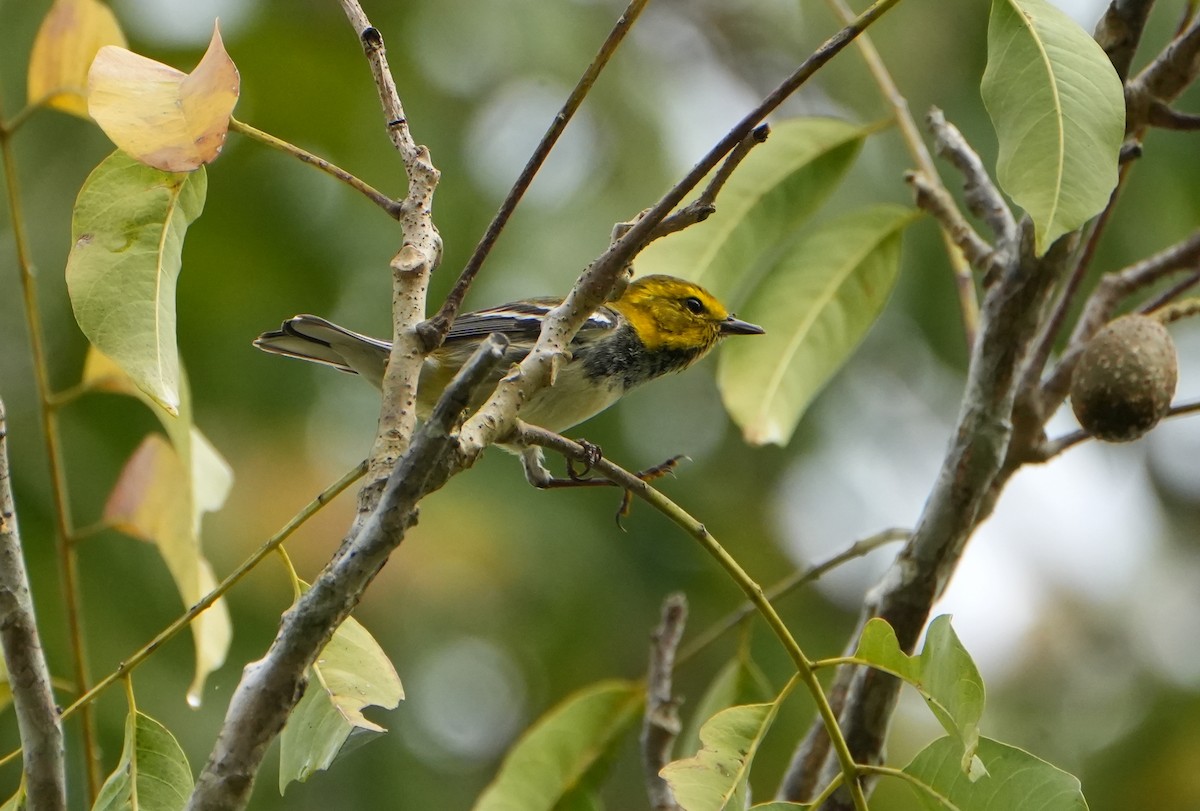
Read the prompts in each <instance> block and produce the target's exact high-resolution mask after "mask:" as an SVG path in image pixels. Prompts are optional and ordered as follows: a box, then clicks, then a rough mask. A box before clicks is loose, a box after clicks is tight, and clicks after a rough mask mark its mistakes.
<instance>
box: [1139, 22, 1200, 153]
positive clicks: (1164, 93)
mask: <svg viewBox="0 0 1200 811" xmlns="http://www.w3.org/2000/svg"><path fill="white" fill-rule="evenodd" d="M1198 71H1200V18H1197V17H1193V18H1192V19H1191V20H1189V21H1187V23H1186V25H1185V27H1184V28H1183V30H1182V31H1181V32H1180V33H1179V35H1178V36H1176V37H1175V39H1174V40H1172V41H1171V43H1170V44H1169V45H1167V47H1166V48H1163V50H1162V52H1161V53H1159V55H1158V56H1157V57H1155V58H1154V60H1153V61H1151V62H1150V64H1149V65H1147V66H1146V67H1145V68H1143V69H1142V72H1141V73H1139V74H1138V75H1137V76H1136V77H1135V78H1134V79H1132V80H1130V81H1129V82H1128V83H1127V84H1126V86H1125V105H1126V110H1127V116H1126V123H1125V127H1126V131H1127V132H1133V133H1136V132H1138V131H1140V130H1141V129H1142V128H1143V127H1144V126H1145V125H1146V124H1147V123H1148V122H1149V120H1150V110H1151V108H1152V107H1153V106H1154V105H1155V104H1170V103H1171V102H1173V101H1174V100H1175V99H1176V98H1178V97H1179V95H1180V94H1181V93H1183V91H1184V90H1186V89H1187V88H1188V86H1190V85H1191V83H1192V82H1193V81H1194V80H1195V78H1196V74H1197V72H1198Z"/></svg>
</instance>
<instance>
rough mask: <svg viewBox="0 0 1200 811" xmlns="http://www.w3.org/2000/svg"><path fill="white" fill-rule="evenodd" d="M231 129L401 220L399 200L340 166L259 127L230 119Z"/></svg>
mask: <svg viewBox="0 0 1200 811" xmlns="http://www.w3.org/2000/svg"><path fill="white" fill-rule="evenodd" d="M229 128H230V129H231V130H233V131H234V132H238V133H241V134H242V135H245V136H246V137H247V138H253V139H254V140H256V141H258V142H260V143H263V144H266V145H267V146H269V147H271V148H272V149H278V150H279V151H280V152H284V153H286V154H288V155H291V156H292V157H294V158H296V159H298V160H300V161H303V162H304V163H307V164H311V165H312V166H315V167H317V168H318V169H320V170H321V171H322V172H324V173H325V174H327V175H329V176H330V177H334V178H337V179H338V180H340V181H342V182H343V183H345V184H346V185H347V186H349V187H350V188H352V189H354V190H355V191H357V192H359V193H360V194H362V195H363V196H364V197H366V198H367V199H368V200H370V201H371V202H372V203H374V204H375V205H377V206H379V207H380V208H382V209H383V210H384V211H386V212H387V214H388V216H389V217H391V218H392V219H398V218H399V216H400V207H401V203H400V201H399V200H393V199H392V198H390V197H388V196H387V195H386V194H384V193H383V192H381V191H379V190H378V189H376V188H375V187H374V186H372V185H370V184H369V183H367V182H365V181H363V180H360V179H359V178H358V177H356V176H355V175H352V174H350V173H349V172H347V171H346V170H345V169H343V168H341V167H340V166H337V165H336V164H334V163H331V162H330V161H327V160H325V159H324V158H322V157H319V156H317V155H314V154H313V153H311V152H309V151H308V150H306V149H301V148H300V147H298V146H296V145H295V144H292V143H288V142H287V141H285V140H283V139H282V138H276V137H275V136H274V135H271V134H270V133H269V132H263V131H262V130H260V129H258V128H257V127H252V126H250V125H249V124H247V123H245V122H243V121H238V120H237V119H236V118H230V119H229Z"/></svg>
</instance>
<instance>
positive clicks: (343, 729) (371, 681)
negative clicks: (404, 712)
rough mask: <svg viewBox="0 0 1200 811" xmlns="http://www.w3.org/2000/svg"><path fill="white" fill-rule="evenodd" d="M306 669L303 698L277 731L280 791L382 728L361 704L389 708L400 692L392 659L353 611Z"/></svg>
mask: <svg viewBox="0 0 1200 811" xmlns="http://www.w3.org/2000/svg"><path fill="white" fill-rule="evenodd" d="M308 675H309V679H308V687H307V689H306V690H305V691H304V698H302V699H301V700H300V703H299V704H298V705H297V706H296V709H295V711H294V712H293V713H292V715H291V717H290V718H289V719H288V722H287V726H285V727H284V728H283V734H282V735H281V736H280V737H281V740H280V747H279V793H280V794H282V793H283V791H284V789H285V788H287V785H288V783H291V782H292V781H293V780H298V781H300V782H303V781H305V780H307V779H308V778H309V776H310V775H312V773H313V772H315V771H317V770H319V769H328V768H329V766H330V765H331V764H332V763H333V761H334V760H335V759H337V757H338V756H339V755H342V754H345V753H347V752H349V751H351V750H352V749H355V748H357V747H358V746H359V745H361V744H363V743H366V742H367V741H368V740H370V739H371V738H373V737H375V736H376V735H379V734H380V733H382V732H384V731H385V730H384V728H383V727H381V726H379V725H378V724H375V723H373V722H371V721H368V720H367V719H366V718H365V717H364V716H363V714H362V710H363V708H364V707H368V706H377V707H384V708H386V709H389V710H390V709H393V708H394V707H395V706H396V705H397V704H399V703H400V700H401V699H403V698H404V688H403V687H401V685H400V677H399V676H397V675H396V669H395V668H394V667H393V666H392V663H391V661H390V660H389V659H388V658H387V655H386V654H385V653H384V652H383V649H382V648H380V647H379V643H378V642H376V641H375V638H374V637H372V636H371V634H370V632H368V631H367V629H366V628H364V627H363V626H362V625H361V624H359V622H358V621H357V620H356V619H354V618H353V617H350V618H349V619H347V620H346V621H345V622H343V623H342V624H341V625H340V626H338V629H337V630H336V631H334V632H333V637H332V638H331V639H330V640H329V643H328V644H327V645H326V646H325V648H324V649H323V650H322V651H321V654H320V655H319V656H318V657H317V660H316V662H315V663H314V664H313V666H312V667H311V668H310V669H309V674H308Z"/></svg>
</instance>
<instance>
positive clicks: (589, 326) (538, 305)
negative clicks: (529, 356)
mask: <svg viewBox="0 0 1200 811" xmlns="http://www.w3.org/2000/svg"><path fill="white" fill-rule="evenodd" d="M560 303H561V301H560V300H559V299H553V298H536V299H529V300H528V301H515V302H512V303H510V304H501V305H500V306H498V307H489V308H488V309H486V310H478V311H476V312H473V313H464V314H462V315H460V316H459V317H458V318H456V319H455V320H454V325H453V326H452V327H450V331H449V332H448V333H447V334H446V342H447V343H451V342H453V343H457V342H460V341H472V340H477V339H480V338H484V337H486V336H488V335H490V334H491V333H493V332H499V333H503V334H504V335H506V336H508V337H509V338H512V339H514V340H515V341H520V340H522V339H525V340H528V341H535V340H537V337H538V334H539V333H540V332H541V331H542V321H543V320H544V319H545V318H546V314H547V313H548V312H550V311H551V310H552V309H554V308H555V307H557V306H558V305H559V304H560ZM617 322H618V315H617V313H616V312H614V311H613V310H611V309H609V308H608V307H601V308H599V309H598V310H596V311H595V312H594V313H592V314H591V315H590V316H589V317H588V320H587V321H585V322H584V324H583V326H582V327H581V328H580V330H579V331H580V333H581V334H585V333H591V334H595V333H598V332H604V331H608V330H611V329H615V328H616V326H617Z"/></svg>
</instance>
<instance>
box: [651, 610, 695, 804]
mask: <svg viewBox="0 0 1200 811" xmlns="http://www.w3.org/2000/svg"><path fill="white" fill-rule="evenodd" d="M686 623H687V597H685V596H684V595H683V594H682V593H676V594H671V595H669V596H668V597H667V599H666V600H664V601H663V607H662V622H660V623H659V625H658V627H657V628H655V629H654V633H653V634H651V636H650V667H649V670H648V673H647V677H646V714H645V716H644V717H643V718H642V734H641V738H640V742H641V746H642V766H643V767H644V770H645V773H646V774H645V776H646V793H647V795H648V796H649V797H650V808H652V809H653V811H680V808H679V804H678V803H676V802H675V795H674V793H672V791H671V787H670V785H668V784H667V781H666V780H664V779H663V778H662V777H660V776H659V774H658V773H659V772H660V771H661V770H662V767H663V766H666V765H667V764H668V763H670V762H671V747H672V746H674V745H675V739H676V738H677V737H679V730H680V723H679V701H678V700H677V699H675V698H673V697H672V692H673V691H672V689H671V676H672V674H673V673H674V670H675V651H676V649H677V648H678V647H679V640H680V638H681V637H682V636H683V629H684V625H685V624H686Z"/></svg>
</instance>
